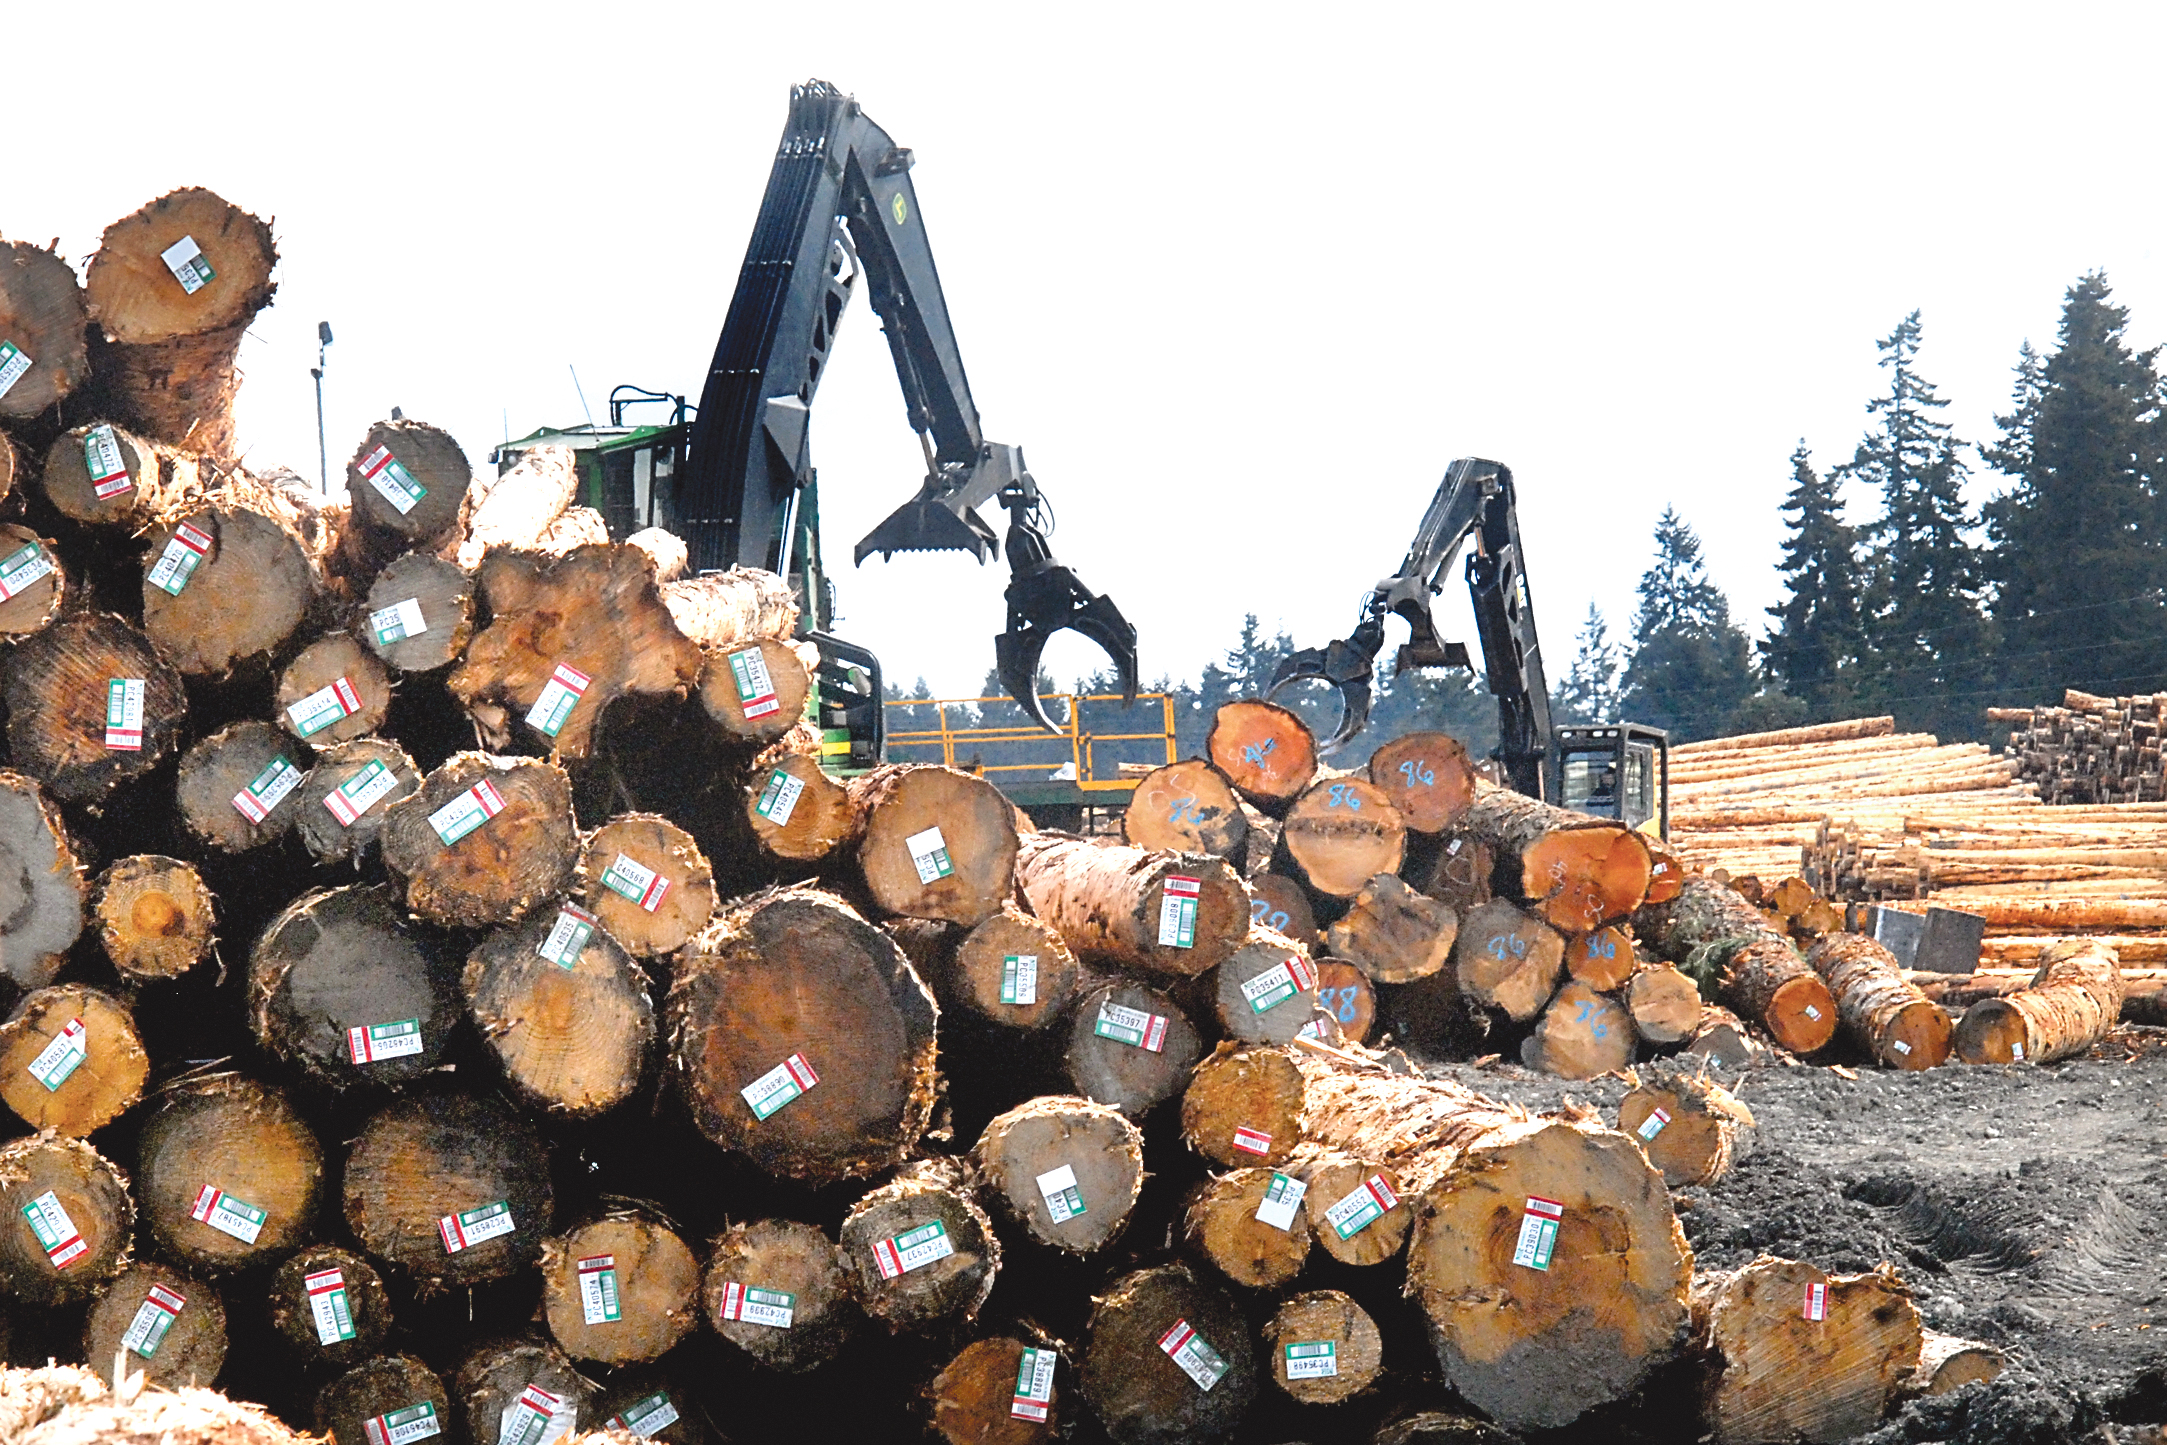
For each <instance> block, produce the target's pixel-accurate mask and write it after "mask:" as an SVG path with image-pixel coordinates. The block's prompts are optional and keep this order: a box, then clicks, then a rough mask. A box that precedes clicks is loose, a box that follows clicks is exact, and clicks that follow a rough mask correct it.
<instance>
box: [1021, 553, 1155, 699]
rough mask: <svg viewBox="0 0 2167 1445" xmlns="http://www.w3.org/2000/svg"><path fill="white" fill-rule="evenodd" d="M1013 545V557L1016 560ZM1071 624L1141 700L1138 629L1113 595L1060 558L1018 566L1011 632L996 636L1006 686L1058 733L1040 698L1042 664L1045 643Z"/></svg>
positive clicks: (1128, 693)
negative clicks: (1103, 593)
mask: <svg viewBox="0 0 2167 1445" xmlns="http://www.w3.org/2000/svg"><path fill="white" fill-rule="evenodd" d="M1015 555H1016V554H1015V549H1014V548H1013V546H1011V548H1010V553H1009V557H1010V561H1011V562H1013V561H1014V560H1015ZM1064 628H1066V629H1067V630H1069V631H1071V632H1080V633H1082V634H1083V635H1084V636H1085V637H1088V638H1090V639H1091V640H1092V641H1093V642H1095V643H1097V644H1098V645H1099V647H1100V648H1101V649H1102V650H1103V651H1104V652H1105V653H1106V655H1107V657H1108V658H1110V659H1111V660H1112V662H1113V664H1114V675H1115V676H1116V677H1117V678H1119V679H1120V683H1121V699H1122V701H1123V702H1124V703H1133V702H1135V701H1136V685H1137V684H1136V628H1135V625H1134V624H1132V623H1131V622H1130V621H1129V620H1128V619H1127V618H1126V617H1123V616H1122V615H1121V609H1120V608H1118V607H1116V606H1115V605H1114V600H1113V599H1112V598H1111V597H1104V596H1101V595H1099V594H1098V593H1096V592H1093V591H1091V589H1089V588H1088V587H1086V586H1084V585H1083V583H1082V582H1080V581H1078V580H1077V578H1076V574H1075V573H1073V572H1071V571H1069V569H1068V568H1066V567H1063V566H1062V565H1061V564H1059V563H1058V562H1051V561H1047V562H1040V563H1037V564H1035V565H1029V566H1025V567H1022V568H1019V569H1018V570H1017V572H1016V574H1015V575H1014V576H1013V577H1011V578H1009V581H1008V630H1007V631H1006V632H1003V633H1002V634H1001V635H1000V636H998V637H996V638H994V639H993V653H994V658H995V660H996V662H997V663H998V664H999V667H1000V673H1001V686H1003V687H1005V688H1007V689H1008V695H1009V696H1010V697H1012V698H1014V699H1015V700H1016V703H1017V705H1018V706H1020V707H1021V708H1022V709H1023V710H1024V712H1025V713H1027V714H1029V715H1030V717H1031V718H1032V720H1033V721H1035V722H1036V723H1037V724H1038V725H1039V726H1040V727H1042V728H1044V729H1045V730H1046V731H1047V732H1059V731H1060V729H1059V728H1058V727H1056V726H1054V723H1053V720H1052V719H1051V718H1049V717H1047V716H1046V709H1045V706H1044V705H1043V704H1042V703H1041V702H1040V701H1039V697H1038V662H1039V658H1040V657H1042V656H1043V655H1044V654H1045V651H1046V642H1047V640H1048V639H1049V638H1051V637H1052V636H1053V634H1055V633H1056V632H1059V631H1061V630H1063V629H1064Z"/></svg>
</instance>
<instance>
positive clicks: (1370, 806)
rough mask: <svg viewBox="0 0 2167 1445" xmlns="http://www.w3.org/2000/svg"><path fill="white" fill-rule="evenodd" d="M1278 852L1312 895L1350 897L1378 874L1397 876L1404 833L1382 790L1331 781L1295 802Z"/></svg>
mask: <svg viewBox="0 0 2167 1445" xmlns="http://www.w3.org/2000/svg"><path fill="white" fill-rule="evenodd" d="M1279 850H1280V853H1281V855H1282V856H1283V857H1284V858H1285V859H1286V861H1287V864H1288V866H1289V867H1290V868H1291V869H1292V870H1293V871H1294V873H1295V875H1296V876H1298V877H1300V878H1301V879H1302V880H1303V881H1304V882H1305V883H1307V884H1308V885H1309V887H1310V889H1311V890H1312V891H1313V892H1316V893H1320V894H1323V895H1324V896H1325V897H1327V898H1352V897H1354V896H1355V895H1356V894H1357V893H1359V892H1361V891H1362V888H1363V886H1364V885H1366V884H1367V883H1368V882H1369V880H1370V879H1372V878H1374V877H1376V876H1377V875H1378V874H1379V873H1397V872H1398V871H1399V867H1400V864H1401V863H1403V862H1404V861H1406V857H1407V829H1406V825H1405V824H1403V823H1402V822H1401V821H1400V816H1399V810H1398V809H1396V808H1394V807H1393V806H1392V804H1391V802H1390V801H1389V800H1388V799H1387V798H1386V797H1385V794H1384V791H1383V790H1382V789H1381V788H1378V787H1376V786H1374V785H1372V784H1369V783H1365V782H1362V781H1361V780H1360V779H1357V778H1351V777H1348V778H1332V779H1327V780H1325V781H1323V782H1320V783H1316V784H1314V785H1313V786H1311V787H1310V789H1309V790H1308V791H1307V792H1305V793H1303V794H1302V795H1301V796H1300V797H1299V798H1297V799H1295V800H1294V804H1293V806H1292V807H1290V808H1289V809H1288V810H1287V818H1286V826H1285V827H1284V828H1283V829H1282V830H1281V831H1280V835H1279Z"/></svg>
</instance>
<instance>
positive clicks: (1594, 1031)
mask: <svg viewBox="0 0 2167 1445" xmlns="http://www.w3.org/2000/svg"><path fill="white" fill-rule="evenodd" d="M1636 1042H1637V1039H1636V1037H1635V1035H1634V1032H1633V1016H1632V1015H1631V1014H1630V1013H1628V1012H1627V1011H1626V1010H1625V1008H1624V1007H1623V1006H1622V1005H1620V1004H1619V1003H1618V1001H1617V1000H1616V999H1614V998H1611V997H1609V996H1608V995H1606V994H1601V993H1598V992H1596V991H1595V990H1594V989H1592V988H1590V987H1588V986H1587V985H1586V984H1584V983H1582V982H1580V981H1579V980H1578V979H1574V980H1572V981H1570V982H1568V983H1567V984H1566V985H1565V986H1564V987H1563V988H1561V989H1559V990H1558V991H1557V996H1556V997H1555V998H1553V999H1552V1000H1551V1001H1550V1005H1549V1007H1548V1008H1546V1009H1544V1010H1543V1016H1542V1022H1540V1023H1538V1024H1537V1025H1536V1026H1535V1032H1534V1033H1533V1034H1532V1035H1530V1037H1529V1043H1530V1044H1531V1045H1532V1050H1531V1052H1532V1054H1533V1059H1534V1061H1535V1062H1536V1064H1537V1066H1538V1067H1540V1068H1541V1069H1543V1070H1544V1071H1545V1072H1546V1073H1551V1074H1555V1075H1557V1076H1558V1077H1559V1078H1563V1079H1593V1078H1597V1077H1600V1076H1601V1075H1603V1074H1608V1073H1611V1072H1614V1071H1615V1070H1618V1069H1622V1068H1624V1067H1625V1066H1626V1065H1627V1064H1629V1063H1631V1062H1632V1061H1633V1047H1634V1044H1635V1043H1636Z"/></svg>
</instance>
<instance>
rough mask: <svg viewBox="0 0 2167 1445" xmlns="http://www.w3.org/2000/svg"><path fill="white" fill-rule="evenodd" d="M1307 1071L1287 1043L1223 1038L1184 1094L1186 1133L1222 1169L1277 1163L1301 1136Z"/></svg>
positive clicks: (1192, 1145) (1183, 1133)
mask: <svg viewBox="0 0 2167 1445" xmlns="http://www.w3.org/2000/svg"><path fill="white" fill-rule="evenodd" d="M1304 1097H1305V1095H1304V1085H1303V1082H1302V1071H1301V1069H1300V1068H1299V1067H1298V1066H1297V1065H1296V1064H1295V1062H1294V1058H1293V1056H1292V1055H1291V1054H1289V1053H1288V1052H1287V1051H1286V1050H1285V1049H1273V1048H1243V1047H1240V1046H1239V1045H1236V1044H1231V1043H1223V1044H1221V1045H1219V1047H1218V1048H1217V1049H1216V1050H1214V1051H1213V1053H1212V1055H1211V1057H1210V1058H1208V1059H1206V1060H1204V1061H1203V1062H1202V1063H1200V1064H1198V1065H1197V1066H1196V1071H1195V1072H1194V1073H1193V1074H1192V1075H1190V1078H1189V1086H1188V1089H1187V1091H1186V1092H1185V1093H1183V1095H1182V1097H1181V1136H1182V1138H1183V1139H1184V1140H1185V1141H1187V1143H1188V1145H1189V1147H1190V1148H1191V1149H1193V1150H1195V1151H1196V1152H1197V1153H1198V1154H1199V1155H1201V1156H1202V1157H1203V1158H1205V1159H1206V1160H1209V1161H1210V1162H1211V1163H1213V1164H1215V1165H1217V1166H1219V1167H1220V1168H1222V1169H1233V1168H1239V1167H1242V1166H1245V1165H1252V1164H1254V1165H1266V1166H1275V1167H1276V1166H1278V1165H1281V1164H1284V1163H1285V1162H1286V1161H1287V1159H1288V1158H1289V1157H1290V1156H1292V1155H1293V1153H1294V1151H1295V1149H1296V1148H1297V1147H1299V1146H1300V1144H1301V1142H1302V1116H1303V1100H1304Z"/></svg>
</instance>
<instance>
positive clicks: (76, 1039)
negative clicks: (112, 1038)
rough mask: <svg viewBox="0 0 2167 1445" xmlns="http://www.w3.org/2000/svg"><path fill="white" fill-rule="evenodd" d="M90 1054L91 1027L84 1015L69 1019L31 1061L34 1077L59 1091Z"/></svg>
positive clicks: (31, 1070) (52, 1090) (51, 1090)
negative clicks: (87, 1026) (81, 1017)
mask: <svg viewBox="0 0 2167 1445" xmlns="http://www.w3.org/2000/svg"><path fill="white" fill-rule="evenodd" d="M89 1055H90V1031H89V1030H88V1029H86V1028H84V1027H83V1021H82V1020H81V1019H69V1020H68V1021H67V1023H66V1024H64V1025H63V1026H62V1027H61V1030H60V1032H59V1033H57V1034H55V1035H53V1041H52V1042H51V1043H49V1044H47V1045H46V1046H45V1047H44V1048H42V1049H40V1050H38V1056H37V1057H36V1058H34V1059H32V1060H31V1061H30V1077H31V1078H33V1079H36V1080H37V1081H38V1082H39V1083H41V1084H43V1085H44V1086H45V1088H46V1091H47V1092H48V1093H56V1092H58V1091H59V1089H60V1086H61V1085H62V1084H65V1083H66V1082H68V1076H69V1075H70V1074H72V1073H74V1072H75V1071H76V1070H77V1069H78V1068H80V1067H82V1063H83V1060H84V1059H85V1058H87V1057H89Z"/></svg>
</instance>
